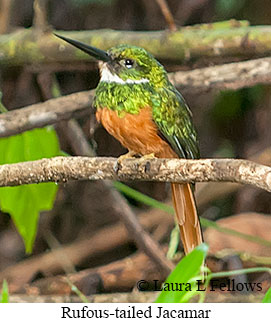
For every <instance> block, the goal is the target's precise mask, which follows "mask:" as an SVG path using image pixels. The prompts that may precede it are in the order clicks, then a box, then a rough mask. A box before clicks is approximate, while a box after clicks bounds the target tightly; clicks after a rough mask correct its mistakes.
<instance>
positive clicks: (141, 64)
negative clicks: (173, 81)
mask: <svg viewBox="0 0 271 323" xmlns="http://www.w3.org/2000/svg"><path fill="white" fill-rule="evenodd" d="M56 36H57V37H59V38H61V39H63V40H64V41H66V42H68V43H70V44H71V45H73V46H75V47H77V48H79V49H81V50H82V51H84V52H86V53H87V54H89V55H91V56H92V57H94V58H96V59H97V60H98V61H99V68H100V73H101V80H100V81H101V82H110V83H111V82H115V83H119V84H138V83H150V84H151V85H153V86H162V85H163V84H164V82H167V73H166V71H165V69H164V67H163V66H162V65H161V64H160V63H159V62H158V61H157V60H156V59H155V58H154V57H153V56H152V55H151V54H150V53H149V52H147V51H146V50H145V49H144V48H141V47H137V46H130V45H119V46H115V47H112V48H110V49H109V50H108V51H103V50H101V49H98V48H96V47H93V46H89V45H86V44H84V43H82V42H79V41H77V40H73V39H70V38H66V37H63V36H60V35H56Z"/></svg>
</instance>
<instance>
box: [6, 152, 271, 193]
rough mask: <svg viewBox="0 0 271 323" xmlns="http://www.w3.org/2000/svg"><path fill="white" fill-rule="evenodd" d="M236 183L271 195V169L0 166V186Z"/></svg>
mask: <svg viewBox="0 0 271 323" xmlns="http://www.w3.org/2000/svg"><path fill="white" fill-rule="evenodd" d="M100 179H113V180H144V181H146V180H147V181H158V182H177V183H190V182H209V181H213V182H235V183H241V184H249V185H252V186H255V187H258V188H261V189H264V190H266V191H269V192H271V168H270V167H268V166H263V165H260V164H256V163H254V162H251V161H248V160H242V159H199V160H185V159H158V158H156V159H148V160H144V159H142V158H137V159H127V160H125V161H123V162H122V163H121V164H119V163H118V162H117V159H115V158H105V157H94V158H89V157H54V158H48V159H46V158H44V159H40V160H36V161H30V162H22V163H17V164H6V165H1V166H0V187H3V186H16V185H22V184H32V183H43V182H67V181H70V180H100Z"/></svg>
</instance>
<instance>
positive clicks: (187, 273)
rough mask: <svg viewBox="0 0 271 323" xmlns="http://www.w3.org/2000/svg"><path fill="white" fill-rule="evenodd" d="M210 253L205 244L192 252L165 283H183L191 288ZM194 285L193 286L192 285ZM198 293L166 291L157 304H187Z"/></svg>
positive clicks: (161, 294)
mask: <svg viewBox="0 0 271 323" xmlns="http://www.w3.org/2000/svg"><path fill="white" fill-rule="evenodd" d="M207 252H208V246H207V245H206V244H205V243H203V244H201V245H200V246H197V247H196V248H195V249H194V250H193V251H192V252H190V253H189V254H188V255H186V256H185V257H184V258H183V259H182V260H181V261H180V262H179V263H178V265H177V266H176V268H175V269H174V270H173V271H172V272H171V274H170V275H169V276H168V278H167V280H166V281H165V283H164V286H166V284H171V283H172V284H173V285H175V283H183V284H187V286H189V284H190V281H191V280H192V279H193V278H194V277H195V276H198V275H199V273H200V271H201V267H202V264H203V262H204V259H205V257H206V255H207ZM191 285H192V284H191ZM195 293H196V292H192V293H191V291H189V290H187V291H186V290H185V288H183V290H182V291H166V290H162V292H161V293H160V295H159V296H158V298H157V299H156V301H155V302H156V303H182V302H187V301H188V298H187V296H188V295H189V298H191V297H192V296H194V295H195Z"/></svg>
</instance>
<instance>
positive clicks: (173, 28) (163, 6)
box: [156, 0, 177, 31]
mask: <svg viewBox="0 0 271 323" xmlns="http://www.w3.org/2000/svg"><path fill="white" fill-rule="evenodd" d="M156 2H157V4H158V6H159V7H160V9H161V11H162V13H163V15H164V17H165V19H166V22H167V24H168V26H169V29H170V30H171V31H176V30H177V27H176V24H175V22H174V18H173V15H172V13H171V11H170V9H169V6H168V4H167V2H166V0H156Z"/></svg>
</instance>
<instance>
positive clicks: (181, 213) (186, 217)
mask: <svg viewBox="0 0 271 323" xmlns="http://www.w3.org/2000/svg"><path fill="white" fill-rule="evenodd" d="M171 189H172V199H173V204H174V208H175V213H176V218H177V222H178V225H179V228H180V234H181V239H182V242H183V247H184V251H185V253H186V254H187V253H189V252H190V251H192V250H193V249H194V248H195V247H196V246H197V245H199V244H201V243H202V242H203V237H202V232H201V227H200V222H199V218H198V214H197V209H196V205H195V200H194V195H193V192H192V190H191V186H190V184H177V183H172V184H171Z"/></svg>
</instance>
